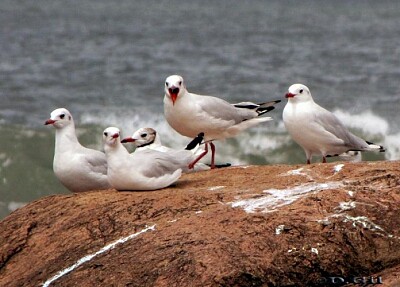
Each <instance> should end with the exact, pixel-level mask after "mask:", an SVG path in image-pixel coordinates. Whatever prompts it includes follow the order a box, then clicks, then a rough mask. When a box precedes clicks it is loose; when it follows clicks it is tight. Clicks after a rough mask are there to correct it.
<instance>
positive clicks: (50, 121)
mask: <svg viewBox="0 0 400 287" xmlns="http://www.w3.org/2000/svg"><path fill="white" fill-rule="evenodd" d="M55 122H56V121H55V120H52V119H48V120H47V121H45V122H44V124H45V125H46V126H47V125H52V124H54V123H55Z"/></svg>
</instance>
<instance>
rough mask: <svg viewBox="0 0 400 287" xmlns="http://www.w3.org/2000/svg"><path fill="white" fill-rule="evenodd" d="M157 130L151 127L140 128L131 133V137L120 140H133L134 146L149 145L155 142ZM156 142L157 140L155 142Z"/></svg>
mask: <svg viewBox="0 0 400 287" xmlns="http://www.w3.org/2000/svg"><path fill="white" fill-rule="evenodd" d="M156 138H157V132H156V131H155V130H154V129H152V128H140V129H138V130H137V131H136V132H134V133H133V135H132V137H128V138H124V139H123V140H122V141H121V142H122V143H127V142H133V143H134V144H135V146H136V147H142V146H147V145H151V144H152V143H155V142H156ZM156 143H158V142H156Z"/></svg>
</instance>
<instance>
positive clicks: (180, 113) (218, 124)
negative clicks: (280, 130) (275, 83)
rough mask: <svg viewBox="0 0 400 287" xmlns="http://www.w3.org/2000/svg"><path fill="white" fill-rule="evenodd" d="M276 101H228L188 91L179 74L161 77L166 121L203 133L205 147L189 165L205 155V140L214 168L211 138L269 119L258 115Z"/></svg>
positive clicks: (178, 128)
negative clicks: (236, 102)
mask: <svg viewBox="0 0 400 287" xmlns="http://www.w3.org/2000/svg"><path fill="white" fill-rule="evenodd" d="M279 102H280V100H277V101H271V102H267V103H262V104H254V103H252V102H242V103H238V104H230V103H228V102H227V101H225V100H222V99H220V98H216V97H211V96H202V95H196V94H193V93H189V92H188V90H187V89H186V86H185V84H184V82H183V78H182V77H181V76H178V75H172V76H169V77H168V78H167V79H166V80H165V96H164V114H165V118H166V119H167V122H168V123H169V125H170V126H171V127H172V128H173V129H175V130H176V131H177V132H178V133H180V134H181V135H183V136H187V137H190V138H194V137H195V136H197V135H198V134H199V133H200V132H204V134H205V143H206V144H205V150H204V152H203V153H202V154H201V155H200V156H199V157H198V158H197V159H196V160H195V161H194V162H192V163H191V164H190V167H193V165H194V164H195V163H196V162H197V161H198V160H200V159H201V158H202V157H203V156H204V155H206V153H207V152H208V143H209V144H210V146H211V152H212V153H211V168H214V167H215V163H214V158H215V146H214V144H213V143H212V141H213V140H219V139H225V138H230V137H234V136H236V135H237V134H238V133H240V132H241V131H243V130H245V129H247V128H250V127H252V126H255V125H257V124H259V123H262V122H266V121H271V120H272V118H270V117H259V116H261V115H263V114H265V113H266V112H269V111H271V110H273V109H274V107H273V105H275V104H276V103H279Z"/></svg>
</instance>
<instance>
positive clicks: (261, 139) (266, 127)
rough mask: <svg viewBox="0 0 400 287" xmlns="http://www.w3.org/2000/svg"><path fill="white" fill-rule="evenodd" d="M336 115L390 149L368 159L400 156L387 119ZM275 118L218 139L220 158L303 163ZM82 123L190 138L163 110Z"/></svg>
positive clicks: (174, 142)
mask: <svg viewBox="0 0 400 287" xmlns="http://www.w3.org/2000/svg"><path fill="white" fill-rule="evenodd" d="M334 114H335V115H336V116H337V117H338V118H339V119H340V120H341V121H342V122H343V123H344V125H345V126H347V127H348V128H349V129H350V130H351V131H352V132H354V133H355V134H357V135H358V136H360V137H362V138H364V139H366V140H368V141H372V142H375V143H376V144H381V145H383V146H385V147H386V149H387V152H386V153H384V154H383V155H375V156H374V155H366V154H367V153H365V155H364V159H365V160H381V159H389V160H396V159H400V149H399V147H400V133H397V134H394V133H393V134H392V133H391V129H390V125H389V123H388V121H387V120H386V119H384V118H382V117H380V116H378V115H376V114H374V113H373V112H372V111H370V110H367V111H364V112H362V113H359V114H352V113H349V112H347V111H343V110H340V109H336V110H335V111H334ZM272 117H273V118H275V120H274V121H272V122H267V123H263V124H261V125H259V126H257V127H255V128H252V129H249V130H247V131H244V132H243V133H242V134H240V135H238V136H237V137H235V138H231V139H227V140H223V141H217V142H216V148H217V160H219V161H221V162H230V163H231V164H268V163H303V162H304V154H303V151H302V149H301V148H300V147H299V146H298V145H297V144H295V143H294V142H293V141H292V140H291V138H290V136H289V134H288V133H287V132H286V129H285V127H284V124H283V122H282V119H281V118H280V117H279V118H278V117H277V116H276V115H272ZM80 122H81V123H83V124H95V125H100V126H103V128H106V127H108V126H116V127H118V128H119V129H120V130H121V131H122V134H123V136H127V135H131V134H132V133H133V132H134V131H135V130H137V129H139V128H141V127H152V128H154V129H155V130H157V132H158V133H159V135H160V138H161V141H162V142H163V144H164V145H166V146H169V147H173V148H177V149H179V148H183V147H185V146H186V144H187V143H188V141H189V140H190V139H189V138H187V137H183V136H181V135H179V134H178V133H177V132H175V131H174V130H173V129H172V128H171V127H170V126H169V125H168V123H167V122H166V120H165V119H164V115H163V113H162V112H160V113H153V112H150V111H148V110H134V109H133V110H132V109H126V108H122V109H119V110H118V111H117V110H114V111H113V110H111V111H108V113H107V115H105V116H104V113H101V112H98V113H92V114H85V115H83V116H82V117H81V118H80ZM368 154H369V153H368Z"/></svg>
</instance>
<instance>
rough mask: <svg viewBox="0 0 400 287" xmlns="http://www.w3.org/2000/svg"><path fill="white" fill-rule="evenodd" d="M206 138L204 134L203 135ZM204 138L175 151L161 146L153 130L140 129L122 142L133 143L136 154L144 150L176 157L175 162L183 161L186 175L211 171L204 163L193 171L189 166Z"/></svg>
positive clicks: (200, 137) (183, 169)
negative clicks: (193, 172)
mask: <svg viewBox="0 0 400 287" xmlns="http://www.w3.org/2000/svg"><path fill="white" fill-rule="evenodd" d="M203 136H204V134H203ZM203 136H201V135H198V136H197V137H196V138H195V139H194V140H193V141H191V142H190V143H189V145H188V146H189V147H187V148H186V149H182V150H175V149H172V148H169V147H166V146H164V145H162V144H161V140H160V136H159V135H158V133H157V131H156V130H154V129H152V128H140V129H138V130H137V131H135V132H134V133H133V135H132V136H131V137H127V138H124V139H123V140H122V141H121V142H122V143H127V142H132V143H133V144H134V145H135V146H136V150H135V153H137V152H141V151H143V150H149V149H150V150H155V151H157V152H165V153H168V154H170V155H172V156H174V157H175V160H177V161H181V168H182V171H183V172H185V173H188V172H192V171H201V170H209V169H210V167H209V166H208V165H206V164H203V163H199V162H198V163H196V164H195V165H194V167H193V168H192V169H189V164H190V163H191V162H193V161H194V160H195V159H196V158H197V156H196V150H197V149H198V147H199V145H200V144H201V143H202V141H203Z"/></svg>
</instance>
